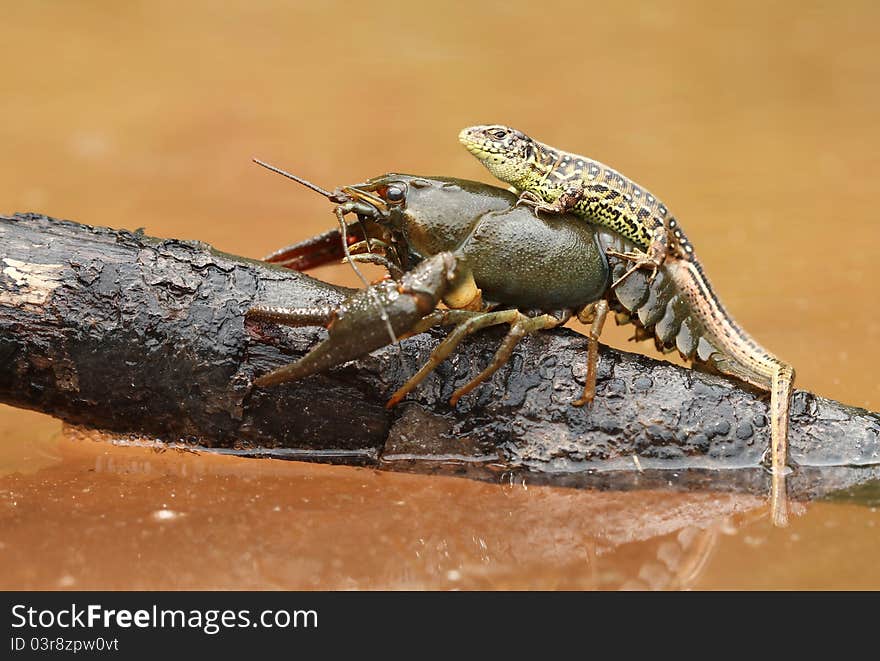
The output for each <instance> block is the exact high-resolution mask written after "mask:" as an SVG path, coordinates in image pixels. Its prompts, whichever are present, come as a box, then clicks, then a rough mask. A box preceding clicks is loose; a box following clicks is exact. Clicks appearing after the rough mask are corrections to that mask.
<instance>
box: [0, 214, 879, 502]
mask: <svg viewBox="0 0 880 661" xmlns="http://www.w3.org/2000/svg"><path fill="white" fill-rule="evenodd" d="M0 246H2V247H0V401H2V402H5V403H8V404H12V405H15V406H21V407H25V408H31V409H36V410H39V411H43V412H46V413H50V414H52V415H54V416H57V417H59V418H61V419H63V420H65V421H67V422H70V423H73V424H77V425H87V426H91V427H97V428H101V429H104V430H109V431H111V432H114V433H116V434H123V435H125V434H134V435H138V436H149V437H157V438H161V439H163V440H165V441H175V442H176V441H181V442H184V443H188V444H192V445H197V446H199V447H210V448H215V449H218V450H221V451H228V452H235V453H240V454H255V455H269V456H284V457H288V458H303V459H310V460H317V461H334V462H346V463H366V464H374V465H378V466H381V467H384V468H389V469H394V470H416V471H420V472H427V471H442V472H447V473H448V472H453V473H461V474H466V475H471V476H474V477H478V478H487V477H491V478H492V479H497V477H498V475H499V474H503V475H505V476H516V479H519V476H520V475H522V474H527V475H528V479H529V480H530V481H537V482H545V483H553V484H561V485H571V486H593V487H599V488H621V487H647V486H657V485H663V486H665V485H667V483H669V482H670V481H672V482H674V484H675V486H677V487H679V488H688V489H690V488H717V489H736V490H746V491H754V492H763V490H764V489H765V488H766V482H767V480H766V474H765V473H764V471H763V469H762V468H761V467H760V461H761V456H762V454H763V452H764V450H765V448H766V447H767V445H768V443H769V425H768V420H767V403H766V401H765V400H764V398H763V397H762V395H761V394H760V393H757V392H755V391H753V390H750V389H748V388H746V387H744V386H743V385H742V384H739V383H737V382H734V381H731V380H729V379H725V378H722V377H719V376H714V375H709V374H704V373H701V372H697V371H694V370H688V369H683V368H680V367H677V366H674V365H671V364H669V363H666V362H662V361H656V360H652V359H649V358H646V357H643V356H640V355H636V354H630V353H625V352H620V351H615V350H613V349H610V348H607V347H603V348H602V350H601V352H600V355H601V363H600V366H599V383H598V396H597V398H596V401H595V402H594V404H593V405H592V407H585V408H576V407H573V406H571V405H570V402H571V400H572V399H575V398H576V397H577V395H578V394H579V391H580V389H581V388H582V385H583V376H584V350H585V346H586V338H584V337H583V336H581V335H578V334H577V333H574V332H572V331H569V330H566V329H562V330H558V331H553V332H546V333H541V334H538V335H535V336H530V337H528V338H526V339H525V340H524V341H523V342H522V343H521V344H520V346H519V347H518V348H517V349H516V351H515V353H514V356H513V358H512V359H511V360H510V362H509V363H508V364H507V365H505V366H504V367H503V368H502V369H501V370H500V371H499V372H498V373H497V374H496V375H495V377H494V378H493V379H492V380H491V381H490V382H489V383H487V384H485V385H483V386H481V387H480V388H478V389H477V390H476V391H475V392H474V393H472V394H471V395H469V396H467V397H465V398H464V399H463V400H462V401H461V402H460V403H459V405H458V407H457V408H455V409H452V408H450V407H449V405H448V403H447V400H448V398H449V396H450V395H451V394H452V392H453V390H454V389H455V388H456V387H458V386H460V385H462V384H463V383H465V382H466V381H467V380H468V379H470V378H471V377H472V376H473V375H474V374H475V373H476V372H477V371H479V369H480V368H481V367H482V366H484V365H485V364H486V363H487V362H488V360H489V359H490V357H491V355H492V353H493V352H494V349H495V347H496V346H497V342H498V340H499V339H500V331H498V330H497V329H495V330H488V331H486V332H483V333H480V334H478V336H477V337H475V338H473V339H472V340H470V341H467V342H465V343H464V344H463V345H462V346H461V347H460V348H459V350H458V351H457V352H456V353H455V355H454V356H453V357H452V358H451V359H450V360H449V361H447V362H446V363H444V364H443V365H441V366H440V367H439V368H438V369H437V371H436V372H435V373H434V375H432V376H431V377H429V378H428V379H427V380H426V381H425V383H424V384H423V385H422V386H421V387H420V388H419V389H418V390H417V391H416V392H415V393H413V394H412V395H410V397H409V398H408V399H407V400H406V401H405V402H404V403H403V404H401V405H400V406H399V407H397V408H396V409H395V410H393V411H387V410H386V409H385V408H384V403H385V401H386V400H387V398H388V397H389V396H390V394H391V393H392V392H394V390H395V389H396V388H397V387H398V386H400V385H401V384H402V383H403V382H404V381H405V380H406V378H408V377H409V376H410V375H411V374H412V373H413V372H414V371H415V370H416V369H418V367H419V366H420V365H421V364H422V363H423V362H424V360H425V359H426V358H427V356H428V354H429V352H430V351H431V349H432V348H433V347H434V346H435V345H436V343H437V341H438V338H439V337H442V332H441V331H436V332H432V333H426V334H423V335H420V336H418V337H414V338H411V339H409V340H406V341H405V342H403V343H402V345H401V346H400V347H388V348H386V349H383V350H380V351H377V352H375V353H374V354H372V355H369V356H365V357H364V358H363V359H361V360H358V361H355V362H352V363H348V364H346V365H343V366H340V367H338V368H335V369H333V370H331V371H330V372H329V373H327V374H323V375H318V376H314V377H310V378H307V379H304V380H303V381H300V382H296V383H292V384H285V385H283V386H279V387H275V388H271V389H265V390H260V389H252V388H251V383H252V380H253V379H254V377H255V376H258V375H260V374H263V373H265V372H267V371H269V370H271V369H273V368H275V367H278V366H280V365H283V364H285V363H288V362H291V361H292V360H295V359H296V358H298V357H299V356H302V355H303V354H304V353H305V352H306V351H308V350H309V349H310V348H311V347H312V346H314V345H315V344H316V343H317V341H319V340H320V339H321V338H322V337H323V336H324V331H323V329H320V328H304V329H289V328H281V327H274V326H269V325H261V324H257V323H251V322H247V323H246V322H245V320H244V312H245V311H246V310H247V309H248V308H249V307H250V306H252V305H254V304H261V305H287V306H296V307H299V306H308V305H324V304H331V305H332V304H336V303H338V302H339V301H340V300H341V299H342V298H343V297H344V296H345V295H346V293H348V291H350V290H347V289H344V288H341V287H336V286H334V285H330V284H327V283H323V282H320V281H318V280H315V279H313V278H310V277H308V276H306V275H304V274H300V273H296V272H292V271H289V270H285V269H280V268H276V267H273V266H270V265H267V264H264V263H262V262H258V261H253V260H248V259H244V258H241V257H235V256H231V255H226V254H223V253H220V252H217V251H214V250H212V249H211V248H210V247H209V246H207V245H205V244H203V243H199V242H189V241H179V240H173V239H170V240H162V239H156V238H152V237H148V236H145V235H143V234H142V233H139V232H128V231H124V230H112V229H108V228H96V227H90V226H86V225H80V224H77V223H73V222H69V221H58V220H54V219H51V218H47V217H45V216H38V215H33V214H22V215H16V216H11V217H8V216H0ZM790 444H791V459H792V461H793V462H794V463H795V464H796V465H797V469H796V470H795V472H794V474H793V475H792V477H791V478H790V480H789V488H790V492H792V493H793V494H794V495H801V496H804V497H815V496H819V495H822V494H824V493H827V492H828V491H831V490H834V489H840V488H845V487H848V486H851V485H854V484H858V483H861V482H864V481H865V480H869V479H877V477H878V476H880V469H878V465H880V415H878V414H877V413H872V412H869V411H866V410H864V409H857V408H853V407H848V406H845V405H843V404H840V403H838V402H835V401H832V400H828V399H825V398H822V397H818V396H816V395H813V394H811V393H808V392H805V391H798V392H797V393H796V395H795V399H794V405H793V412H792V423H791V436H790ZM719 469H722V470H719ZM670 471H673V472H674V474H675V476H676V477H674V478H673V477H672V475H673V473H671V472H670ZM511 479H512V478H511Z"/></svg>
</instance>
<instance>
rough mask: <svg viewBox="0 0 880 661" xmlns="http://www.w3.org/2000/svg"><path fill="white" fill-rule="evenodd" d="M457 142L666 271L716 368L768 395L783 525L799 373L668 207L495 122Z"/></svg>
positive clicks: (599, 167) (636, 264)
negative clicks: (706, 266)
mask: <svg viewBox="0 0 880 661" xmlns="http://www.w3.org/2000/svg"><path fill="white" fill-rule="evenodd" d="M459 141H460V142H461V143H462V144H463V145H464V147H465V148H466V149H467V150H468V151H469V152H470V153H471V154H473V155H474V156H475V157H476V158H477V159H478V160H479V161H480V162H481V163H482V164H483V165H484V166H485V167H486V168H487V169H488V170H489V171H490V172H491V173H492V174H493V175H495V176H496V177H497V178H498V179H500V180H501V181H504V182H505V183H507V184H509V185H511V186H512V187H513V188H514V190H515V191H516V192H519V193H520V202H521V203H523V204H526V205H528V206H531V207H532V208H533V209H534V211H535V213H536V214H537V213H538V212H540V211H544V212H549V213H573V214H574V215H576V216H579V217H582V218H584V219H585V220H587V221H588V222H591V223H594V224H598V225H602V226H604V227H607V228H609V229H611V230H613V231H615V232H617V233H618V234H620V235H621V236H623V237H625V238H626V239H629V240H630V241H631V242H632V243H633V244H635V246H636V248H635V249H634V250H631V251H628V252H617V251H614V250H611V249H609V250H608V251H607V252H608V254H612V255H615V256H617V257H620V258H622V259H625V260H628V261H631V262H632V263H633V264H632V266H631V267H630V268H629V269H628V270H627V271H626V272H625V273H624V274H623V275H621V276H620V277H619V278H618V279H617V280H616V281H615V282H614V283H613V284H612V285H611V287H612V289H613V288H615V287H617V286H618V285H620V284H621V283H622V281H623V280H624V279H626V278H627V277H628V276H629V275H630V274H632V273H633V272H634V271H635V270H636V269H640V268H650V269H652V276H651V278H653V277H654V276H655V275H656V273H657V270H658V269H659V268H660V267H661V266H663V267H664V268H665V269H666V271H668V273H669V274H670V276H671V277H672V280H673V282H674V283H675V285H676V286H677V287H678V289H679V291H680V292H681V294H682V295H683V296H685V297H686V298H687V299H688V301H689V302H690V304H691V305H692V307H693V309H694V310H695V311H696V313H697V314H698V315H699V316H700V318H701V321H702V322H703V323H704V324H705V326H706V328H707V329H708V331H709V332H711V334H712V335H713V339H714V342H713V343H712V344H713V345H714V346H715V347H716V348H717V349H718V351H719V352H721V353H722V354H723V358H722V359H721V360H720V361H716V365H717V366H718V369H719V371H721V372H722V373H725V374H728V375H730V376H734V377H736V378H738V379H740V380H742V381H745V382H746V383H749V384H751V385H753V386H756V387H758V388H760V389H761V390H764V391H769V393H770V424H771V427H770V435H771V462H770V465H771V473H772V478H771V481H772V487H773V488H772V491H773V496H772V501H773V502H772V503H771V509H772V512H773V518H774V521H775V522H776V523H777V524H778V525H784V524H785V521H786V519H787V511H786V507H785V505H784V502H785V495H784V490H785V487H784V484H785V483H784V475H785V472H786V470H787V467H786V461H787V446H788V427H789V410H790V407H791V396H792V392H793V387H794V378H795V372H794V368H793V367H792V366H791V365H789V364H788V363H785V362H783V361H782V360H780V359H779V358H777V357H776V356H774V355H773V354H772V353H770V352H769V351H767V350H766V349H764V348H763V347H761V346H760V345H759V344H758V343H757V342H756V341H755V340H754V339H752V337H751V336H750V335H749V334H748V333H746V332H745V331H744V330H743V329H742V328H741V327H740V326H739V324H737V323H736V321H734V319H733V318H732V317H731V316H730V314H729V313H728V312H727V310H726V309H725V308H724V306H723V305H722V303H721V301H720V300H719V298H718V297H717V295H716V294H715V292H714V291H713V289H712V286H711V284H710V283H709V280H708V278H707V277H706V274H705V272H704V271H703V267H702V266H701V264H700V262H699V260H698V259H697V256H696V254H695V252H694V247H693V245H692V244H691V243H690V241H689V240H688V238H687V236H686V235H685V233H684V231H683V230H682V229H681V226H680V225H679V223H678V221H677V220H676V219H675V218H674V216H672V214H671V213H670V212H669V209H668V207H667V206H666V205H665V204H664V203H663V202H662V201H661V200H660V199H659V198H657V197H656V196H655V195H653V194H652V193H651V192H649V191H648V190H647V189H645V188H644V187H642V186H640V185H638V184H636V183H635V182H634V181H632V180H631V179H629V178H628V177H626V176H624V175H622V174H621V173H619V172H618V171H616V170H614V169H612V168H610V167H608V166H607V165H604V164H603V163H600V162H598V161H595V160H593V159H591V158H587V157H586V156H580V155H578V154H573V153H569V152H565V151H562V150H560V149H556V148H554V147H551V146H549V145H546V144H544V143H541V142H538V141H537V140H534V139H532V138H530V137H529V136H527V135H526V134H524V133H522V132H521V131H518V130H516V129H513V128H510V127H507V126H503V125H499V124H495V125H481V126H472V127H469V128H466V129H464V130H462V131H461V133H460V134H459Z"/></svg>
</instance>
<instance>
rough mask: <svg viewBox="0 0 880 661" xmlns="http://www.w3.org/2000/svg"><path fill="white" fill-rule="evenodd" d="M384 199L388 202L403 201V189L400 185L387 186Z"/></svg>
mask: <svg viewBox="0 0 880 661" xmlns="http://www.w3.org/2000/svg"><path fill="white" fill-rule="evenodd" d="M385 199H386V200H388V201H389V202H403V189H402V188H400V186H389V187H388V190H387V191H385Z"/></svg>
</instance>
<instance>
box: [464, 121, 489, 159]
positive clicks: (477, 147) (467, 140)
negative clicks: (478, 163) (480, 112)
mask: <svg viewBox="0 0 880 661" xmlns="http://www.w3.org/2000/svg"><path fill="white" fill-rule="evenodd" d="M458 141H459V142H460V143H461V144H462V145H464V148H465V149H467V150H468V151H469V152H470V153H471V154H473V155H474V156H476V157H477V158H478V159H480V160H485V159H486V158H488V157H489V156H490V155H491V153H492V152H491V151H490V150H489V149H488V148H487V147H486V145H485V144H484V143H483V141H481V140H478V139H476V138H475V137H474V136H473V134H472V133H471V129H463V130H462V131H461V133H459V134H458Z"/></svg>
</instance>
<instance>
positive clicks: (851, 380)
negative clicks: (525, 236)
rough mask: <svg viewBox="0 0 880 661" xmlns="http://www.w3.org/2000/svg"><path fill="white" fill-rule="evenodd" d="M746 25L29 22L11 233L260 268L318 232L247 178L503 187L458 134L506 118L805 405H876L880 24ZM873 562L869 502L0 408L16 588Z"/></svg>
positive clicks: (276, 194)
mask: <svg viewBox="0 0 880 661" xmlns="http://www.w3.org/2000/svg"><path fill="white" fill-rule="evenodd" d="M746 4H752V6H751V7H750V8H749V7H744V6H743V5H742V3H731V4H730V6H728V7H720V6H718V5H717V4H715V3H712V4H711V6H709V5H705V3H701V2H688V1H685V2H678V3H662V4H659V3H658V4H657V5H656V6H653V5H649V4H646V3H615V4H614V5H613V6H609V5H607V4H602V5H600V4H596V5H593V6H591V5H581V4H580V3H576V4H574V3H573V4H557V3H553V2H551V3H544V4H542V5H541V9H540V11H538V10H536V9H535V5H534V3H526V2H516V1H510V2H504V3H461V4H452V5H444V6H443V8H442V9H441V8H440V7H439V6H431V5H424V4H413V3H369V4H368V5H364V6H363V7H356V8H355V7H351V6H350V3H329V2H328V3H301V4H300V5H295V4H294V5H291V4H290V3H280V2H279V3H272V2H264V3H260V4H259V5H252V3H248V2H229V3H224V6H223V9H222V10H220V9H217V8H216V7H215V6H214V5H212V4H210V3H198V2H193V3H186V4H183V5H181V4H179V3H171V2H154V3H148V4H146V5H142V4H131V3H124V4H119V5H113V6H112V7H109V6H106V5H101V4H89V5H83V4H79V3H77V4H73V3H71V4H46V3H19V4H17V5H14V6H9V7H7V8H6V9H5V12H4V13H5V16H4V20H3V22H2V23H0V62H2V64H0V72H2V77H0V78H2V80H3V88H4V93H3V97H4V98H3V103H2V104H0V144H2V145H3V153H4V158H3V161H2V163H0V211H2V212H11V211H25V210H27V211H40V212H45V213H48V214H51V215H55V216H60V217H67V218H71V219H75V220H79V221H81V222H86V223H90V224H95V225H110V226H114V227H125V228H130V229H134V228H137V227H144V228H146V230H147V231H148V232H149V233H150V234H153V235H158V236H174V237H182V238H191V239H201V240H204V241H207V242H210V243H212V244H214V245H215V246H217V247H218V248H220V249H222V250H226V251H229V252H235V253H238V254H242V255H247V256H253V257H258V256H260V255H262V254H265V253H267V252H269V251H270V250H272V249H274V248H276V247H278V246H279V245H281V244H284V243H287V242H290V241H293V240H297V239H301V238H303V237H306V236H309V235H311V234H314V233H317V232H318V231H320V230H323V229H326V228H328V227H330V226H331V224H332V217H331V215H330V213H329V209H328V206H327V204H326V202H325V201H324V200H322V199H321V198H319V197H317V196H315V195H313V194H310V193H309V192H308V191H306V190H304V189H299V188H296V187H294V185H293V184H290V183H289V182H286V181H284V180H282V179H280V178H278V177H275V176H272V175H270V174H268V173H266V172H264V171H261V170H259V169H258V168H256V167H255V166H253V165H251V164H250V159H251V157H253V156H259V157H261V158H264V159H266V160H269V161H271V162H274V163H277V164H278V165H281V166H284V167H287V168H291V169H294V170H295V171H297V172H299V173H301V174H303V175H304V176H307V177H310V178H312V179H314V180H315V181H316V182H318V183H320V184H322V185H325V186H333V185H335V184H339V183H350V182H355V181H360V180H363V179H364V178H366V177H369V176H373V175H377V174H380V173H383V172H386V171H404V172H417V173H423V174H446V175H455V176H461V177H470V178H476V179H481V180H484V181H491V179H490V178H489V177H488V175H487V174H486V173H485V172H483V171H482V169H481V168H480V166H479V165H478V164H477V163H476V161H475V160H473V158H472V157H471V156H470V155H468V154H467V153H466V152H465V151H464V150H463V149H462V148H461V147H460V146H459V145H458V143H457V141H456V134H457V132H458V130H459V129H460V128H461V127H463V126H466V125H470V124H474V123H486V122H504V123H507V124H511V125H514V126H517V127H520V128H522V129H524V130H526V131H527V132H530V133H532V134H533V135H535V136H536V137H538V138H539V139H543V140H544V141H546V142H549V143H551V144H555V145H559V146H562V147H566V148H569V149H571V150H575V151H580V152H582V153H586V154H588V155H590V156H593V157H594V158H598V159H600V160H603V161H605V162H608V163H609V164H611V165H613V166H615V167H617V168H619V169H621V170H622V171H623V172H625V173H627V174H629V175H630V176H632V177H633V178H635V179H636V180H638V181H640V182H641V183H643V184H645V185H646V186H647V187H649V188H650V189H651V190H652V191H654V192H655V193H657V194H658V195H660V196H661V197H662V198H664V200H665V201H666V202H667V203H668V204H669V206H670V207H671V208H672V209H673V210H674V212H675V213H676V215H677V217H678V218H679V220H680V221H681V222H682V223H683V226H684V227H685V228H686V229H687V232H688V234H689V236H690V238H691V239H692V241H693V243H694V244H695V246H696V248H697V251H698V253H699V254H700V256H701V258H702V261H703V263H704V265H705V267H706V270H707V272H708V274H709V275H710V277H711V279H712V281H713V284H714V286H715V288H716V290H717V291H718V292H719V294H720V296H721V297H722V299H723V300H724V302H725V303H726V305H727V306H728V308H729V309H730V310H731V312H732V313H733V314H734V315H735V316H736V318H737V319H738V321H739V322H740V323H741V324H742V325H743V326H744V327H745V328H747V329H748V330H749V331H750V332H751V333H752V334H753V335H754V336H756V337H757V338H759V339H760V340H761V342H762V343H763V344H765V346H767V347H768V348H770V349H771V350H773V351H775V352H777V353H778V354H779V355H781V356H783V357H784V358H786V359H787V360H788V361H790V362H791V363H793V364H794V365H795V366H796V368H797V371H798V385H799V386H800V387H803V388H807V389H810V390H813V391H815V392H817V393H820V394H822V395H825V396H828V397H832V398H835V399H839V400H842V401H844V402H846V403H849V404H853V405H857V406H864V407H868V408H872V409H874V410H876V409H878V408H880V379H878V376H877V373H878V369H880V361H878V349H877V347H878V346H880V315H878V312H877V304H878V302H880V290H878V285H877V276H876V263H877V258H878V248H877V246H878V244H880V229H878V218H877V203H876V199H877V189H876V181H875V179H876V175H877V149H878V129H877V123H876V107H877V103H878V101H880V87H878V84H877V81H878V80H880V48H878V46H877V43H878V42H877V40H876V28H875V26H876V25H877V21H878V20H880V9H878V7H877V6H876V5H875V4H873V3H868V2H863V3H860V2H849V3H846V4H845V5H840V4H839V3H831V2H827V3H821V2H810V3H801V2H792V3H777V4H774V5H766V4H764V3H746ZM560 17H562V20H560ZM318 276H319V277H322V278H324V279H329V280H332V281H334V282H339V283H342V284H348V285H352V286H355V285H356V284H357V281H356V280H355V278H354V277H353V276H352V274H351V273H350V272H349V271H348V270H347V269H346V268H343V267H335V266H334V267H326V268H323V269H321V270H319V271H318ZM627 337H628V331H627V330H626V329H625V328H621V329H615V328H612V329H610V330H609V332H608V333H607V334H606V336H605V338H604V339H605V341H606V342H608V343H609V344H612V345H614V346H618V347H622V348H629V349H639V348H644V350H645V351H646V352H647V353H649V354H650V350H649V348H648V347H647V345H645V347H635V346H633V345H631V344H627V342H626V340H627ZM878 550H880V513H878V512H877V509H876V508H875V507H871V502H864V501H863V502H861V503H859V502H848V503H844V502H817V503H810V504H807V505H804V506H801V507H800V508H799V509H798V514H797V516H795V517H794V518H793V521H792V523H791V525H790V527H788V528H785V529H774V528H773V527H772V526H771V525H770V523H769V522H768V520H767V518H766V516H765V512H764V510H763V503H762V501H761V499H758V498H755V497H752V496H744V495H736V494H714V493H691V494H686V493H685V494H683V493H671V492H663V491H636V492H629V493H595V492H590V491H585V490H573V489H561V488H553V487H537V486H531V485H529V484H514V485H511V484H504V485H500V484H486V483H479V482H473V481H469V480H464V479H457V478H451V477H427V476H418V475H405V474H392V473H383V472H379V471H375V470H372V469H362V468H348V467H334V466H323V465H309V464H301V463H296V462H281V461H274V460H263V461H258V460H244V459H236V458H232V457H219V456H210V455H193V454H190V453H181V452H177V451H173V450H169V451H165V452H158V451H156V450H154V449H149V448H142V447H122V446H118V445H114V444H110V443H107V442H101V441H97V440H94V439H89V438H83V437H82V435H73V434H69V433H66V432H64V431H63V430H62V425H61V423H60V422H58V421H56V420H54V419H52V418H49V417H46V416H43V415H40V414H37V413H33V412H28V411H20V410H15V409H12V408H7V407H0V566H2V567H3V571H2V573H0V587H2V588H50V589H52V588H81V589H82V588H191V587H202V588H215V587H216V588H220V587H228V588H245V587H247V588H452V587H463V588H511V587H516V588H626V587H636V588H682V587H685V588H687V587H690V588H720V587H724V588H878V587H880V567H878V563H877V562H876V558H877V555H878V554H877V552H878Z"/></svg>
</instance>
